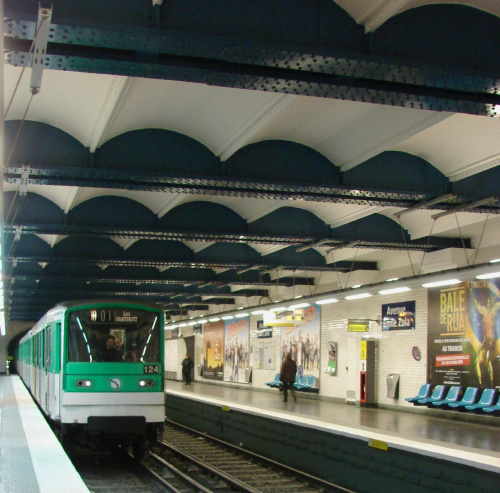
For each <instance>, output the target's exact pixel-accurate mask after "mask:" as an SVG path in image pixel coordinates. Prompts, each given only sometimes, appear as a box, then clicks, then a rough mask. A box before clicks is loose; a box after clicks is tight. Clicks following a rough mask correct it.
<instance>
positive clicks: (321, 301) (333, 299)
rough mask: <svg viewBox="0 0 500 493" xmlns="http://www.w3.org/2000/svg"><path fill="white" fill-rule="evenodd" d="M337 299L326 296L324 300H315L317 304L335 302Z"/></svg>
mask: <svg viewBox="0 0 500 493" xmlns="http://www.w3.org/2000/svg"><path fill="white" fill-rule="evenodd" d="M337 301H339V300H338V299H337V298H328V299H326V300H319V301H316V304H317V305H328V304H329V303H337Z"/></svg>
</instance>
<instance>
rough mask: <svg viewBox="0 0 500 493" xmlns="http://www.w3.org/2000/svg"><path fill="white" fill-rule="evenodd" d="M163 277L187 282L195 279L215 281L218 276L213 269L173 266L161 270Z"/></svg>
mask: <svg viewBox="0 0 500 493" xmlns="http://www.w3.org/2000/svg"><path fill="white" fill-rule="evenodd" d="M160 277H161V278H162V279H171V280H173V281H176V280H182V281H186V284H187V283H188V282H189V281H190V280H192V281H193V282H194V281H214V280H216V278H217V276H216V275H215V273H214V271H213V270H212V269H185V268H182V267H172V268H170V269H167V270H164V271H162V272H160Z"/></svg>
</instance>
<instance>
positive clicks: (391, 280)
mask: <svg viewBox="0 0 500 493" xmlns="http://www.w3.org/2000/svg"><path fill="white" fill-rule="evenodd" d="M398 280H399V277H391V278H390V279H387V281H385V282H394V281H398Z"/></svg>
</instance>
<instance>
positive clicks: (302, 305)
mask: <svg viewBox="0 0 500 493" xmlns="http://www.w3.org/2000/svg"><path fill="white" fill-rule="evenodd" d="M308 306H309V303H298V304H296V305H292V306H289V307H288V309H289V310H296V309H298V308H306V307H308Z"/></svg>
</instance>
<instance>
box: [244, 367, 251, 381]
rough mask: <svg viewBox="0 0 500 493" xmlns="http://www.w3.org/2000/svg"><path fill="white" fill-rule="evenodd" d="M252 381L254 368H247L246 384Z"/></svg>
mask: <svg viewBox="0 0 500 493" xmlns="http://www.w3.org/2000/svg"><path fill="white" fill-rule="evenodd" d="M251 381H252V367H251V366H247V367H246V368H245V382H246V383H250V382H251Z"/></svg>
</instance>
